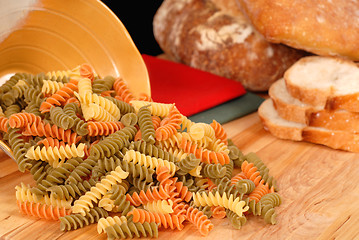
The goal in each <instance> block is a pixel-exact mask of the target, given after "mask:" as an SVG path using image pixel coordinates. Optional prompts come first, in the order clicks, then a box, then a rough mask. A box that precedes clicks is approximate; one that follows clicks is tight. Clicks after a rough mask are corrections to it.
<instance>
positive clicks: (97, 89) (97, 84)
mask: <svg viewBox="0 0 359 240" xmlns="http://www.w3.org/2000/svg"><path fill="white" fill-rule="evenodd" d="M115 80H116V78H114V77H113V76H106V77H104V78H103V79H101V78H98V79H95V80H94V81H93V83H92V91H93V93H96V94H101V93H102V92H105V91H109V90H111V89H112V86H113V83H114V82H115Z"/></svg>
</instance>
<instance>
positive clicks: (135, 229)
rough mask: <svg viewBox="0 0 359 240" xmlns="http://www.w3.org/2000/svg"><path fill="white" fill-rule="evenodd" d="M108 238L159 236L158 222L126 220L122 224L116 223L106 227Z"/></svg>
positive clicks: (110, 239)
mask: <svg viewBox="0 0 359 240" xmlns="http://www.w3.org/2000/svg"><path fill="white" fill-rule="evenodd" d="M105 232H106V233H107V239H109V240H112V239H121V238H133V237H137V238H139V237H151V238H152V237H154V238H157V237H158V226H157V224H156V223H154V222H152V223H148V222H144V223H139V222H137V223H134V222H124V223H122V224H121V225H118V224H115V225H113V226H109V227H107V228H105Z"/></svg>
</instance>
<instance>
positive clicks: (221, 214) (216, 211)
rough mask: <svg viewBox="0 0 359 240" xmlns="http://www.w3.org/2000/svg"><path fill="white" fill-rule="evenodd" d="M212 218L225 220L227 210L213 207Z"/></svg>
mask: <svg viewBox="0 0 359 240" xmlns="http://www.w3.org/2000/svg"><path fill="white" fill-rule="evenodd" d="M211 211H212V217H213V218H225V217H226V209H225V208H224V207H221V206H212V207H211Z"/></svg>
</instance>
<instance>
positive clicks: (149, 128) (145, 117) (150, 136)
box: [137, 106, 155, 144]
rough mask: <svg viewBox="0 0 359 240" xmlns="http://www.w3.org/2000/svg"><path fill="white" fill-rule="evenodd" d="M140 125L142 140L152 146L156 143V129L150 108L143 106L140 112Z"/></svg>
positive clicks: (138, 114)
mask: <svg viewBox="0 0 359 240" xmlns="http://www.w3.org/2000/svg"><path fill="white" fill-rule="evenodd" d="M137 116H138V125H139V127H140V130H141V135H142V139H143V140H144V141H145V142H148V143H150V144H154V143H155V128H154V126H153V123H152V117H151V111H150V110H149V109H148V106H143V107H141V108H140V109H139V110H138V113H137Z"/></svg>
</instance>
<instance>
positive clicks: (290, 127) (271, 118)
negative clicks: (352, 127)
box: [258, 99, 359, 152]
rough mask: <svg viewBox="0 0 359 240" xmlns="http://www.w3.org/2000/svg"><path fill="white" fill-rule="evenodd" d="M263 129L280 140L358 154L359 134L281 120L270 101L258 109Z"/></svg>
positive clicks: (267, 100) (266, 101)
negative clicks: (308, 143) (307, 143)
mask: <svg viewBox="0 0 359 240" xmlns="http://www.w3.org/2000/svg"><path fill="white" fill-rule="evenodd" d="M258 116H259V117H260V119H261V121H262V124H263V126H264V129H266V130H267V131H269V132H270V133H271V134H272V135H273V136H275V137H278V138H280V139H287V140H293V141H306V142H311V143H316V144H321V145H325V146H328V147H330V148H333V149H340V150H345V151H350V152H359V141H358V140H359V134H356V133H353V132H349V131H337V130H329V129H325V128H322V127H310V126H306V125H305V124H298V123H295V122H291V121H286V120H284V119H282V118H281V117H280V116H279V115H278V113H277V112H276V110H275V108H274V106H273V103H272V99H266V100H265V101H264V102H263V103H262V104H261V105H260V106H259V108H258Z"/></svg>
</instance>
